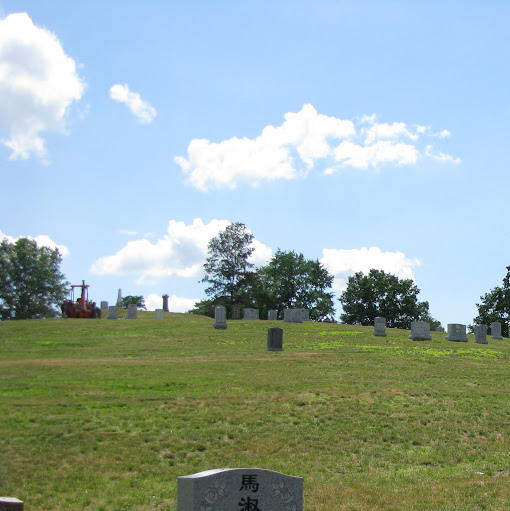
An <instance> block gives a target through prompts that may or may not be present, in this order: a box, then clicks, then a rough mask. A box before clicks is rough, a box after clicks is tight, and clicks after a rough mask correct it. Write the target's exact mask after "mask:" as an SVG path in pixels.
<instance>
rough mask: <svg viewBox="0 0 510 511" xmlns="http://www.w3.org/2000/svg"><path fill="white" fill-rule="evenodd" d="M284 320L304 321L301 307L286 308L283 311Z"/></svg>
mask: <svg viewBox="0 0 510 511" xmlns="http://www.w3.org/2000/svg"><path fill="white" fill-rule="evenodd" d="M283 321H284V322H285V323H302V322H303V316H302V315H301V311H300V309H285V310H284V311H283Z"/></svg>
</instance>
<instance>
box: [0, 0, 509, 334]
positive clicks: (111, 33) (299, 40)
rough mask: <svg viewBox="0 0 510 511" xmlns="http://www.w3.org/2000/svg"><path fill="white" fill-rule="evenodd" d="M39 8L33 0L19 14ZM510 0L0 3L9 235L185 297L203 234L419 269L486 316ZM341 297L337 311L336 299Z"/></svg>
mask: <svg viewBox="0 0 510 511" xmlns="http://www.w3.org/2000/svg"><path fill="white" fill-rule="evenodd" d="M22 13H25V14H22ZM509 15H510V4H508V3H507V2H494V1H493V2H490V1H489V2H481V1H480V2H470V1H462V2H460V1H450V2H436V1H429V2H419V1H415V2H397V1H394V2H389V1H378V2H375V1H372V2H368V1H356V2H354V1H349V2H347V1H346V2H344V1H320V0H319V1H315V2H300V1H292V2H287V1H282V2H266V1H257V2H252V1H247V2H233V1H228V2H227V1H215V2H206V1H186V2H184V1H181V2H171V1H151V0H148V1H144V2H134V1H123V2H115V1H104V0H103V1H101V2H99V1H95V0H90V1H88V2H67V1H51V0H48V1H45V2H40V1H35V0H34V1H23V0H16V1H9V0H0V19H1V21H0V141H1V144H0V174H1V178H2V180H1V183H2V184H1V187H0V235H1V236H3V237H8V239H12V240H13V239H16V238H18V237H20V236H31V237H33V238H36V239H38V241H39V242H40V243H45V244H49V245H52V246H55V245H56V246H59V247H61V250H62V252H63V254H64V259H63V263H62V270H63V271H64V273H65V274H66V276H67V278H68V280H69V281H70V282H71V283H72V284H77V283H80V282H81V280H83V279H84V280H86V282H87V283H88V284H90V286H91V287H90V296H91V298H93V299H94V300H96V301H98V302H99V301H100V300H107V301H109V302H110V303H113V302H114V301H115V299H116V296H117V290H118V288H122V292H123V294H124V295H127V294H135V295H143V296H144V297H145V298H146V300H147V302H148V304H149V306H152V308H153V307H154V306H158V307H159V306H160V305H161V298H160V297H161V295H162V294H165V293H166V294H168V295H170V297H171V298H170V308H171V310H174V311H185V310H187V309H188V308H189V307H190V305H191V304H192V303H193V301H194V300H195V299H201V298H204V297H205V294H204V285H203V284H200V283H199V280H200V279H201V277H202V273H201V271H202V265H203V263H204V261H205V257H206V247H207V242H208V241H209V239H210V237H212V236H214V235H215V234H216V233H217V232H218V231H219V230H221V229H223V228H224V227H225V226H226V225H227V223H228V222H242V223H244V224H245V225H246V226H247V227H248V228H249V229H250V230H251V232H252V233H253V235H254V237H255V240H256V249H255V252H254V258H255V259H254V261H255V262H256V263H257V264H262V263H264V262H265V261H267V260H268V258H269V257H270V256H271V254H272V253H274V252H275V251H276V250H277V249H278V248H279V249H281V250H295V251H297V252H302V253H303V254H304V255H305V257H307V258H313V259H319V260H321V261H322V262H323V263H324V264H325V266H326V267H327V268H328V269H329V271H330V272H331V273H333V274H334V275H335V289H336V291H337V292H340V291H341V290H342V287H343V286H344V285H345V282H346V280H347V278H348V277H349V275H352V274H353V273H354V272H355V271H365V272H366V271H368V270H369V269H370V268H371V267H374V268H380V269H383V270H385V271H389V272H392V273H395V274H397V275H399V276H400V277H411V278H414V279H415V281H416V283H417V285H418V287H419V288H420V290H421V293H420V298H421V299H422V300H427V301H429V304H430V312H431V314H432V316H434V317H436V318H437V319H439V320H440V321H441V322H442V323H443V325H444V326H446V324H448V323H465V324H467V323H470V322H472V319H473V317H474V316H475V315H476V312H477V310H476V306H475V303H477V302H478V301H479V298H480V295H482V294H484V293H486V292H488V291H489V290H490V289H491V288H493V287H495V286H497V285H500V284H501V282H502V279H503V276H504V275H505V273H506V265H508V264H510V259H509V258H508V255H507V254H508V252H509V251H508V248H509V244H510V242H509V241H508V236H507V235H506V232H507V223H508V222H507V207H506V202H507V195H508V189H509V174H508V158H507V146H508V141H507V140H508V133H509V130H508V128H509V122H510V99H509V97H510V93H509V88H508V81H509V80H508V78H509V59H510V57H509V55H510V36H509V35H508V29H507V20H508V19H509ZM339 312H340V306H339V304H338V306H337V314H338V313H339Z"/></svg>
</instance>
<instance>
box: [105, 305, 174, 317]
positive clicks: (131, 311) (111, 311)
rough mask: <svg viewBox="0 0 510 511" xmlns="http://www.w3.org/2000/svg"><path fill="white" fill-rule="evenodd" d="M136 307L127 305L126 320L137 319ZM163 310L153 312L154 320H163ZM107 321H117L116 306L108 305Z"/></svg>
mask: <svg viewBox="0 0 510 511" xmlns="http://www.w3.org/2000/svg"><path fill="white" fill-rule="evenodd" d="M137 310H138V307H137V306H136V305H134V304H129V305H128V308H127V319H136V318H137V314H136V313H137ZM163 313H164V311H163V309H156V310H155V311H154V318H155V319H163ZM108 319H119V308H118V307H117V306H116V305H110V307H108Z"/></svg>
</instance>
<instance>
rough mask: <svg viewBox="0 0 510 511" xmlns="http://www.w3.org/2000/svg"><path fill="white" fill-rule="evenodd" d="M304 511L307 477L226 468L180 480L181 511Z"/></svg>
mask: <svg viewBox="0 0 510 511" xmlns="http://www.w3.org/2000/svg"><path fill="white" fill-rule="evenodd" d="M231 510H232V511H256V510H258V511H303V478H301V477H293V476H288V475H285V474H281V473H279V472H274V471H272V470H264V469H260V468H223V469H217V470H206V471H204V472H199V473H198V474H192V475H189V476H182V477H178V478H177V511H231Z"/></svg>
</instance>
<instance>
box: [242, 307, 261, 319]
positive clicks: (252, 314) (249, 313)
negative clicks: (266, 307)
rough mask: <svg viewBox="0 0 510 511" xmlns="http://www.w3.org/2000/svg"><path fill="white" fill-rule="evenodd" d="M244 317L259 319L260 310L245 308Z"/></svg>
mask: <svg viewBox="0 0 510 511" xmlns="http://www.w3.org/2000/svg"><path fill="white" fill-rule="evenodd" d="M243 319H259V310H258V309H243Z"/></svg>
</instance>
